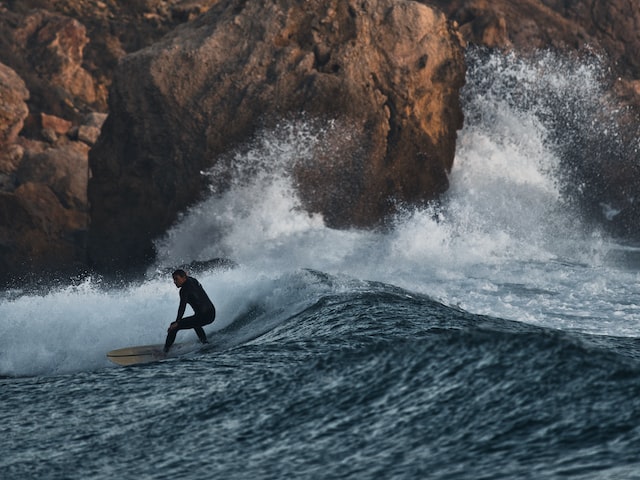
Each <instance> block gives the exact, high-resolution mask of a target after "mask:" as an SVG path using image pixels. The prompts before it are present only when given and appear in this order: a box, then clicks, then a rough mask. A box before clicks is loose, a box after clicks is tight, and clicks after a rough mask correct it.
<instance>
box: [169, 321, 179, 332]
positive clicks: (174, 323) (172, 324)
mask: <svg viewBox="0 0 640 480" xmlns="http://www.w3.org/2000/svg"><path fill="white" fill-rule="evenodd" d="M176 328H178V322H171V325H169V328H167V332H170V331H171V330H175V329H176Z"/></svg>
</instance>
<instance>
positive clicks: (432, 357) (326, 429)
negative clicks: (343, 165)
mask: <svg viewBox="0 0 640 480" xmlns="http://www.w3.org/2000/svg"><path fill="white" fill-rule="evenodd" d="M470 62H471V65H472V68H470V69H469V74H468V82H467V86H466V87H465V91H464V108H465V112H466V118H467V121H466V124H465V127H464V129H463V130H462V131H461V132H460V135H459V139H458V149H457V155H456V161H455V165H454V168H453V170H452V172H451V176H450V180H451V189H450V191H449V192H448V193H447V195H446V196H445V197H444V198H443V199H442V202H441V203H440V204H439V205H437V206H430V207H425V208H419V209H416V208H413V209H411V208H405V209H401V211H400V213H399V214H398V215H397V218H396V219H395V221H394V222H393V224H392V225H391V226H390V228H388V229H386V230H384V231H361V230H349V231H336V230H332V229H329V228H327V227H326V226H325V225H324V222H323V219H322V218H321V217H320V216H319V215H309V214H307V213H305V212H304V211H303V209H302V208H301V202H300V200H299V199H298V197H297V194H296V189H295V182H294V181H293V180H292V175H291V172H292V171H293V170H294V169H295V166H296V165H297V164H298V162H306V161H310V158H311V156H312V155H311V154H312V152H313V151H314V149H316V148H323V139H324V138H328V137H327V133H331V135H335V132H336V131H341V130H344V132H345V133H344V134H345V135H348V129H345V128H344V125H340V124H338V122H328V123H325V124H323V125H320V126H319V125H318V124H317V123H316V122H312V121H304V120H300V121H296V122H289V123H286V122H283V124H282V125H281V126H280V127H279V128H277V129H274V130H271V131H264V132H262V133H261V134H259V135H257V136H256V138H255V139H253V140H252V141H251V142H249V143H248V144H247V145H246V146H245V147H244V148H243V149H241V151H238V152H236V153H234V154H231V155H230V156H229V157H228V158H227V159H225V162H226V163H225V165H231V166H232V167H233V170H234V171H233V179H234V180H233V184H232V187H231V188H230V189H229V190H226V191H217V190H216V189H215V188H212V192H211V196H210V198H209V199H208V200H206V201H204V202H203V203H202V204H200V205H197V206H195V207H194V208H192V209H191V210H190V211H189V212H186V213H185V215H184V216H183V218H181V219H180V222H179V223H178V224H177V225H176V226H175V227H174V228H173V229H172V230H171V231H169V232H167V234H166V236H165V237H163V238H160V239H158V241H157V244H156V246H157V250H158V260H157V263H156V264H155V265H153V266H152V267H151V268H150V269H149V271H148V272H147V275H146V277H145V278H144V279H141V280H136V281H134V282H132V283H130V284H127V285H114V284H111V283H108V282H106V281H103V280H101V279H100V278H98V277H95V276H94V277H88V278H84V279H74V281H72V282H70V284H69V285H55V286H51V287H50V288H47V289H46V290H43V289H40V290H37V291H20V290H11V291H5V292H2V294H1V296H0V405H2V408H0V430H1V432H2V435H1V440H0V447H1V449H2V452H3V455H2V456H1V457H0V478H2V479H31V478H34V479H43V478H47V479H81V478H82V479H86V478H149V479H151V478H153V479H162V478H167V479H168V478H171V479H175V478H184V479H208V478H226V479H234V478H237V479H246V478H264V479H281V478H313V479H325V478H351V479H362V478H384V479H417V478H429V479H514V478H518V479H520V478H527V479H556V478H557V479H567V478H571V479H634V478H640V453H639V452H640V340H639V339H640V293H639V292H640V248H638V247H637V246H634V245H632V244H628V243H624V242H622V241H621V240H617V239H613V238H611V237H609V236H608V235H607V234H606V233H603V231H601V230H600V229H599V228H598V227H596V226H594V224H592V223H591V222H589V221H588V219H584V218H582V215H581V212H580V210H579V208H578V207H577V204H576V202H575V201H574V200H575V199H574V198H572V197H571V189H570V188H567V186H568V185H570V181H571V179H570V178H568V177H567V173H566V172H567V169H566V168H565V166H563V157H562V152H563V148H566V145H568V144H570V142H571V141H572V140H573V139H572V138H566V136H564V135H563V131H562V130H560V131H559V130H558V128H557V127H558V125H557V123H554V122H550V121H549V116H550V111H549V110H548V109H549V108H551V109H552V110H553V111H560V112H562V113H563V115H564V116H565V118H572V114H573V112H574V111H575V109H576V108H580V109H581V110H580V112H575V118H580V116H579V114H582V113H583V112H584V109H583V108H582V107H583V106H584V105H592V104H593V103H594V102H601V98H602V82H601V67H600V66H599V65H598V64H597V63H594V64H580V63H572V62H569V61H567V60H566V59H560V58H557V57H554V56H553V55H550V54H541V55H540V56H539V57H537V58H535V59H530V60H526V61H525V60H522V59H518V58H516V57H512V56H507V57H504V56H497V55H493V56H491V55H485V54H481V53H475V54H474V53H472V54H471V57H470ZM550 98H552V99H553V102H551V101H550V100H549V99H550ZM523 99H524V100H523ZM562 99H566V102H565V103H563V102H562ZM600 108H601V110H602V109H604V110H606V108H607V106H606V105H605V106H601V107H600ZM601 128H602V129H603V131H604V130H606V131H608V132H611V131H613V130H615V126H613V125H608V124H606V122H604V123H603V124H602V127H601ZM568 130H570V129H568ZM575 148H579V145H578V146H577V147H575ZM574 153H575V152H574ZM219 173H220V172H208V174H211V175H212V176H213V177H215V175H218V174H219ZM603 208H606V206H603ZM609 213H610V214H611V215H615V212H609ZM214 258H224V259H229V260H231V261H232V262H233V263H232V264H231V263H227V264H223V265H219V266H208V267H207V266H206V265H207V263H206V261H207V260H209V259H214ZM194 261H199V262H202V263H200V264H199V265H200V266H199V268H194V269H193V271H192V274H193V275H194V276H195V277H196V278H198V279H199V280H200V281H201V282H202V284H203V286H204V287H205V289H207V291H208V292H209V293H210V295H211V297H212V299H213V300H214V303H215V304H216V308H217V312H218V316H217V319H216V321H215V322H214V323H213V324H212V325H211V326H209V327H208V329H207V332H208V335H209V337H210V341H211V344H210V345H208V346H207V347H205V348H203V349H200V350H197V351H195V352H192V353H190V354H187V355H185V356H182V357H179V358H172V359H170V360H167V361H164V362H159V363H154V364H148V365H143V366H137V367H127V368H123V367H118V366H115V365H112V364H110V363H109V361H108V360H107V359H106V357H105V353H106V352H107V351H108V350H111V349H114V348H118V347H123V346H129V345H141V344H149V343H162V342H163V340H164V335H165V331H166V327H167V326H168V324H169V323H170V322H171V321H172V320H173V319H174V316H175V312H176V310H177V306H178V292H177V290H176V289H175V287H174V286H173V284H172V282H171V278H170V276H169V275H168V273H167V271H170V270H171V268H172V267H174V266H176V265H181V264H185V263H189V262H194ZM178 341H181V342H195V341H196V337H195V334H194V333H193V332H180V333H179V336H178Z"/></svg>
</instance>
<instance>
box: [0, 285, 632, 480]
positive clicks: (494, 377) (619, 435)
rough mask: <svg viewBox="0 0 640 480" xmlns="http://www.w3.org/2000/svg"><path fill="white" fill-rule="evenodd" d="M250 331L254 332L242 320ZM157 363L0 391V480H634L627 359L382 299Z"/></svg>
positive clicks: (514, 325)
mask: <svg viewBox="0 0 640 480" xmlns="http://www.w3.org/2000/svg"><path fill="white" fill-rule="evenodd" d="M253 316H254V317H255V315H253ZM254 322H262V318H261V317H260V316H257V317H256V318H245V319H239V320H238V325H239V326H238V327H235V326H234V325H231V326H230V327H228V328H226V329H225V330H223V331H221V332H219V333H218V334H217V335H213V336H212V341H213V344H212V346H211V347H209V348H208V349H207V350H206V351H200V352H198V353H194V354H191V355H189V356H187V357H183V358H179V359H174V360H169V361H166V362H162V363H157V364H152V365H145V366H138V367H127V368H106V367H105V368H97V369H91V370H90V371H86V372H79V373H74V374H66V375H51V376H37V377H26V378H5V379H3V380H1V381H0V382H1V383H0V385H1V388H0V401H1V403H2V410H1V413H0V424H1V425H2V426H3V427H2V428H3V435H2V441H1V442H0V444H1V445H2V449H3V452H4V454H3V455H2V458H1V460H0V472H1V474H2V478H52V479H54V478H60V479H63V478H64V479H67V478H69V479H71V478H114V477H115V478H118V477H123V478H138V477H142V478H219V477H224V478H239V479H245V478H274V479H275V478H442V479H452V478H465V479H478V478H491V479H496V478H510V479H511V478H581V479H582V478H584V479H599V478H638V475H640V461H639V457H638V452H639V451H640V341H638V340H636V339H628V338H616V337H607V336H593V335H587V334H579V333H567V332H561V331H557V330H552V329H548V328H540V327H534V326H529V325H526V324H522V323H518V322H512V321H506V320H500V319H495V318H490V317H484V316H478V315H471V314H468V313H465V312H463V311H460V310H457V309H454V308H450V307H446V306H443V305H442V304H440V303H438V302H435V301H433V300H431V299H429V298H428V297H425V296H420V295H415V294H411V293H409V292H406V291H403V290H400V289H398V288H394V287H390V286H388V285H384V284H372V285H369V286H368V287H367V288H361V289H360V291H357V292H345V293H341V294H332V295H326V296H321V297H320V298H318V299H317V300H316V301H315V302H314V303H312V304H310V305H309V306H307V307H306V308H304V309H302V310H300V311H297V312H295V313H294V314H293V315H291V316H289V318H287V319H286V320H285V321H282V323H280V324H279V325H278V326H277V327H275V328H273V329H271V330H269V331H268V332H266V333H265V334H264V335H261V336H259V337H258V338H254V339H252V340H248V341H243V342H241V343H238V344H236V342H237V339H238V338H244V337H245V334H244V332H243V331H244V330H247V329H251V328H252V323H254Z"/></svg>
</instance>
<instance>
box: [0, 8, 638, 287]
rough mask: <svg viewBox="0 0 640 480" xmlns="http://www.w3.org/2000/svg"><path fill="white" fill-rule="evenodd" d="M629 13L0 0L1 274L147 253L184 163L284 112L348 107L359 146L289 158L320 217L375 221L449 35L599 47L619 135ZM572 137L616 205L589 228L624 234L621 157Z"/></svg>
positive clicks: (433, 118) (590, 193) (432, 146)
mask: <svg viewBox="0 0 640 480" xmlns="http://www.w3.org/2000/svg"><path fill="white" fill-rule="evenodd" d="M436 8H440V9H441V10H442V11H443V12H444V13H445V15H446V16H447V17H448V18H449V19H450V21H451V22H452V23H447V22H446V21H445V18H444V17H443V16H442V15H440V14H439V13H438V11H437V10H436ZM639 17H640V10H638V8H637V6H636V5H635V2H634V1H633V0H612V1H605V0H575V1H572V2H566V1H559V0H522V1H519V2H512V1H508V0H495V1H487V0H453V1H450V0H446V1H445V0H430V1H427V0H423V1H421V2H411V1H400V0H397V1H391V0H389V1H364V2H351V1H345V2H337V1H333V2H331V1H329V2H315V1H311V2H294V1H284V0H282V1H276V2H263V1H255V2H253V1H250V2H246V1H244V2H241V1H232V0H132V1H130V2H118V1H116V0H101V1H87V0H9V1H0V268H2V270H3V272H4V273H5V277H8V276H11V275H13V274H18V273H23V272H29V271H33V272H41V271H42V270H43V269H50V270H57V271H62V270H65V271H66V270H72V269H77V268H84V267H85V266H86V265H87V262H88V261H89V260H91V261H92V262H95V264H97V265H99V266H102V267H105V268H110V267H111V266H114V265H120V266H122V265H125V264H127V263H128V262H129V261H131V260H132V259H133V260H135V261H143V260H144V259H149V258H151V257H152V256H153V250H152V247H151V239H152V238H153V237H154V236H155V235H158V234H161V233H162V232H163V231H164V229H165V228H166V227H167V226H169V225H170V224H171V223H172V222H173V221H174V219H175V218H176V215H178V214H179V212H181V211H182V210H183V209H184V208H185V207H186V206H187V205H189V204H191V203H192V202H194V201H196V200H197V199H198V198H199V197H200V195H201V193H202V191H203V189H205V188H206V184H207V181H208V180H207V179H205V177H203V176H201V175H200V170H201V169H206V168H208V167H209V166H211V165H212V163H214V162H216V158H218V156H219V154H220V153H222V152H225V151H226V150H227V149H228V148H233V146H234V145H237V144H238V143H242V142H243V141H245V140H246V138H247V135H251V132H253V131H254V129H255V128H257V126H258V125H262V126H264V125H268V124H269V122H271V121H274V122H275V121H276V120H277V119H278V118H280V117H284V116H287V115H296V114H297V113H299V112H300V111H301V110H305V111H308V112H309V113H311V114H313V115H315V116H317V117H323V116H324V118H338V117H341V118H345V119H348V123H349V126H350V128H352V132H350V133H352V134H353V136H354V138H357V140H358V141H357V142H355V143H354V144H352V146H351V147H350V148H351V149H352V150H351V151H343V152H341V154H340V155H338V156H337V158H335V159H330V158H327V157H326V155H325V156H324V158H323V155H322V154H318V158H317V161H316V162H315V164H314V165H313V166H309V167H308V168H304V169H300V170H299V171H298V172H297V174H298V182H299V184H300V187H301V191H302V196H303V200H304V202H305V205H306V207H307V208H308V209H309V210H310V211H318V212H322V213H323V214H324V215H325V217H326V218H327V220H328V221H329V222H330V224H332V225H334V226H338V227H340V226H345V225H357V226H368V225H375V224H377V223H378V222H380V221H381V219H383V218H384V217H385V215H386V214H388V213H390V212H391V211H392V209H393V204H394V201H395V200H405V201H408V202H423V201H427V200H429V199H431V198H434V197H436V196H437V195H438V194H439V193H440V192H442V191H443V190H445V189H446V188H447V171H448V169H449V168H450V167H451V162H452V160H453V153H454V152H453V149H454V146H455V143H454V142H455V129H456V128H458V127H459V126H460V122H461V116H460V109H459V105H458V99H457V96H456V91H457V89H458V88H459V87H460V84H461V82H462V78H461V75H462V73H461V72H462V71H463V70H464V65H463V64H462V63H461V62H462V60H461V58H462V57H461V55H460V51H459V48H458V46H457V45H458V43H457V42H458V38H462V40H463V41H464V43H466V44H468V45H482V46H486V47H490V48H495V49H500V50H511V51H516V52H518V54H527V52H531V51H532V50H533V49H538V48H553V49H557V50H560V51H563V52H565V53H568V54H569V55H584V54H586V55H594V54H597V55H600V56H601V57H602V58H603V61H605V62H606V63H607V66H608V68H610V72H611V77H610V78H611V85H610V98H612V99H614V100H615V101H618V102H620V104H621V108H620V111H621V112H623V113H624V115H621V117H620V120H621V122H622V123H626V126H627V127H628V128H626V129H623V130H622V137H623V141H622V142H621V143H622V144H623V145H626V146H629V145H631V146H632V145H633V144H634V142H636V141H637V125H638V122H637V118H638V117H637V113H638V110H637V107H638V105H640V63H639V62H640V57H638V55H637V52H638V51H640V48H639V47H640V45H639V42H640V39H639V35H640V34H639V33H638V29H637V28H636V26H637V25H638V24H640V18H639ZM181 25H182V26H181ZM165 35H168V36H167V37H165V38H163V37H164V36H165ZM118 65H119V66H118ZM110 90H111V96H110V100H109V103H108V97H109V91H110ZM255 112H261V114H262V113H264V114H265V115H260V116H259V118H256V115H255ZM107 113H110V116H109V119H108V121H107V122H106V124H105V125H104V128H102V122H103V121H104V118H105V117H106V114H107ZM101 130H102V136H101V137H100V139H99V140H98V137H99V135H100V132H101ZM96 142H97V144H96ZM94 144H96V146H95V147H94ZM601 147H602V146H601ZM91 148H93V150H92V153H91V170H90V169H89V161H88V155H89V150H90V149H91ZM347 150H348V149H347ZM588 150H592V151H589V152H586V153H587V155H586V156H585V157H584V158H571V155H570V154H569V153H568V152H569V150H567V152H564V153H565V154H566V157H567V162H569V163H571V162H573V165H571V168H572V169H574V170H575V171H577V172H579V173H581V174H582V178H577V179H576V185H578V184H581V185H586V186H587V188H584V189H582V190H581V191H580V192H578V193H580V194H581V195H583V198H582V200H583V202H584V206H585V208H586V209H587V210H589V209H591V210H592V213H593V215H594V217H597V210H598V209H599V208H600V205H601V204H602V203H603V202H604V203H607V205H612V206H614V207H615V209H616V210H619V211H620V212H621V213H620V214H619V215H617V216H616V217H615V219H614V221H613V222H608V223H607V224H608V225H610V226H612V227H613V230H614V231H616V232H617V233H620V234H623V235H631V236H632V237H633V238H640V221H638V220H640V207H638V205H640V203H638V202H634V199H635V196H636V193H637V191H638V190H639V188H640V185H639V182H640V175H639V174H638V172H637V167H636V166H635V164H636V163H637V162H636V158H635V156H637V153H636V154H634V150H633V148H623V149H619V150H620V151H617V152H614V153H615V155H609V154H608V153H607V149H606V148H604V149H603V148H598V149H596V148H594V149H588ZM603 150H604V152H603ZM634 155H635V156H634ZM605 157H608V158H605ZM363 159H367V161H366V162H363V161H362V160H363ZM345 172H349V173H345ZM353 172H356V173H355V174H354V173H353ZM90 178H91V180H90ZM319 187H320V188H319ZM335 187H337V188H335ZM87 190H88V192H89V197H88V196H87ZM88 198H90V199H91V210H90V209H89V202H88ZM90 226H91V229H90V231H91V235H90V236H88V232H89V227H90ZM87 242H88V243H87ZM88 253H89V254H90V259H89V257H88V255H87V254H88Z"/></svg>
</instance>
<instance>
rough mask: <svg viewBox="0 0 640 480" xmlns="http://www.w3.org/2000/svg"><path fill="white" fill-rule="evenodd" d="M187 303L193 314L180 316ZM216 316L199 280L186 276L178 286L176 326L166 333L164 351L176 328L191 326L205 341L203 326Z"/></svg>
mask: <svg viewBox="0 0 640 480" xmlns="http://www.w3.org/2000/svg"><path fill="white" fill-rule="evenodd" d="M187 303H188V304H189V305H191V308H193V312H194V314H195V315H192V316H190V317H185V318H182V315H184V311H185V309H186V308H187ZM215 318H216V309H215V307H214V306H213V303H212V302H211V300H210V299H209V296H208V295H207V292H205V291H204V288H202V285H200V282H198V280H196V279H195V278H193V277H187V280H186V281H185V282H184V283H183V284H182V286H181V287H180V306H179V307H178V316H177V318H176V322H178V328H175V329H173V330H171V331H170V332H169V333H168V334H167V340H166V341H165V343H164V349H165V351H167V350H169V348H170V347H171V345H173V342H174V341H175V340H176V334H177V333H178V330H188V329H190V328H193V329H194V330H195V331H196V334H197V335H198V338H199V339H200V341H201V342H202V343H207V334H206V333H204V330H203V328H202V327H203V326H204V325H209V324H210V323H212V322H213V321H214V320H215Z"/></svg>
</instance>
